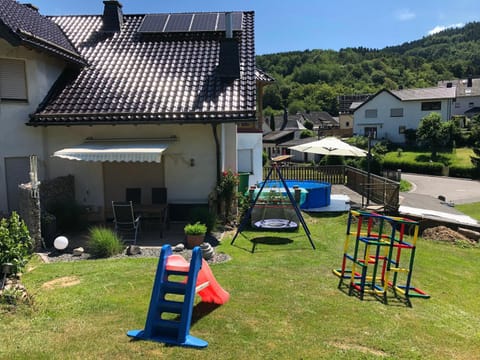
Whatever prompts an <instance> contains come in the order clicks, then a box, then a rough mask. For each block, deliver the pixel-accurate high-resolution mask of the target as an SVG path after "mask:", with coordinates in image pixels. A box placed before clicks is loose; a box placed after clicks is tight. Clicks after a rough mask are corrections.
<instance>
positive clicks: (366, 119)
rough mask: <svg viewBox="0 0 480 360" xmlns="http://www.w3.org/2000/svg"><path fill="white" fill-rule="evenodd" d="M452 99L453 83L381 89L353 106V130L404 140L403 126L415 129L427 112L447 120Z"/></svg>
mask: <svg viewBox="0 0 480 360" xmlns="http://www.w3.org/2000/svg"><path fill="white" fill-rule="evenodd" d="M454 100H455V87H452V88H447V87H444V88H442V87H434V88H424V89H407V90H381V91H379V92H378V93H377V94H375V95H374V96H372V97H371V98H369V99H368V100H367V101H365V102H364V103H363V104H362V105H360V106H359V107H358V108H357V109H356V110H355V112H354V128H353V133H354V135H361V136H368V135H370V136H372V137H373V139H379V140H381V139H385V140H389V141H391V142H394V143H404V142H405V136H404V132H405V130H406V129H417V127H418V125H419V123H420V121H421V119H422V118H423V117H425V116H426V115H428V114H429V113H431V112H438V113H439V114H440V115H441V117H442V119H443V120H449V119H450V118H451V116H452V107H453V106H452V104H453V101H454Z"/></svg>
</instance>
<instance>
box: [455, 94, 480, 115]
mask: <svg viewBox="0 0 480 360" xmlns="http://www.w3.org/2000/svg"><path fill="white" fill-rule="evenodd" d="M479 106H480V96H461V97H457V99H456V100H455V102H454V103H453V105H452V115H464V114H465V111H468V110H470V109H471V108H474V107H479Z"/></svg>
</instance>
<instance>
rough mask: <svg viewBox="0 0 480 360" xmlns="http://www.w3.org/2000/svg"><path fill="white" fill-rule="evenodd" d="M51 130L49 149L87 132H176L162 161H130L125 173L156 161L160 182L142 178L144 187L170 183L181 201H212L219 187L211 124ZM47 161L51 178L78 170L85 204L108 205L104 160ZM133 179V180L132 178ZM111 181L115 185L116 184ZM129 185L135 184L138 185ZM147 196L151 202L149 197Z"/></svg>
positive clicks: (173, 197)
mask: <svg viewBox="0 0 480 360" xmlns="http://www.w3.org/2000/svg"><path fill="white" fill-rule="evenodd" d="M38 130H39V129H38ZM46 131H47V133H48V134H47V138H48V142H46V144H48V145H47V146H48V147H47V148H46V150H45V152H46V153H48V154H49V155H52V154H53V153H54V152H55V151H57V150H60V149H62V148H65V147H69V146H73V145H77V144H80V143H82V142H84V141H85V139H86V138H88V137H92V138H94V139H101V138H122V139H128V138H130V139H135V138H143V139H144V138H166V137H171V136H173V135H175V136H176V137H177V141H173V142H169V141H166V143H168V144H169V145H168V149H167V150H165V152H164V153H163V155H162V163H149V164H141V167H137V170H135V163H128V164H127V165H128V166H126V168H125V169H126V171H125V174H124V175H123V176H127V177H130V178H132V179H135V177H141V176H145V171H148V170H145V168H146V167H147V169H148V167H151V171H152V176H151V177H152V178H153V179H156V180H155V181H154V182H156V183H155V184H154V183H149V182H148V181H146V180H141V179H139V181H138V184H143V185H142V186H143V187H149V186H151V187H166V188H167V192H168V195H167V196H168V202H169V203H176V204H184V203H188V204H192V203H207V202H208V196H209V194H210V193H211V192H212V191H213V190H214V189H215V184H216V152H215V141H214V138H213V133H212V128H211V126H210V125H183V126H179V125H161V126H158V125H142V126H130V125H120V126H103V125H102V126H93V127H86V126H75V127H63V126H62V127H48V128H47V129H46ZM233 139H234V140H233V141H232V142H233V143H235V137H233ZM226 150H228V148H227V149H226ZM225 156H226V157H227V158H230V157H231V156H232V155H231V154H225ZM47 164H48V176H49V177H50V178H55V177H58V176H65V175H69V174H71V175H74V177H75V193H76V198H77V200H78V201H79V202H80V203H81V204H82V205H88V206H95V207H103V206H104V205H105V204H107V203H108V202H109V201H110V199H106V197H105V189H104V187H106V186H109V184H104V167H103V165H102V163H97V162H84V161H75V160H66V159H61V158H56V157H49V158H48V160H47ZM192 165H193V166H192ZM135 171H137V172H138V173H135ZM161 173H163V177H164V178H163V179H162V178H161V177H159V174H161ZM120 180H122V182H123V181H124V180H123V179H119V181H120ZM134 183H135V182H129V184H134ZM110 186H113V187H115V184H111V185H110ZM130 186H132V187H133V185H130ZM146 190H149V189H145V191H146ZM119 191H120V190H118V191H117V193H119ZM107 192H108V191H107ZM121 192H122V194H123V193H124V189H123V190H122V191H121ZM142 193H143V191H142ZM119 200H124V199H119ZM145 200H146V201H147V202H148V200H147V198H146V199H145Z"/></svg>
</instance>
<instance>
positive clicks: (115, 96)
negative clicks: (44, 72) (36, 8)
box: [29, 12, 256, 125]
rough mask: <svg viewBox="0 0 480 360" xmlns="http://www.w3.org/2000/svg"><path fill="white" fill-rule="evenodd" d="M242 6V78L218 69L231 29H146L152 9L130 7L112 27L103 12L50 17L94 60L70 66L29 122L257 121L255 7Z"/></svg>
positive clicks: (239, 38)
mask: <svg viewBox="0 0 480 360" xmlns="http://www.w3.org/2000/svg"><path fill="white" fill-rule="evenodd" d="M195 14H199V13H195ZM239 14H240V15H241V16H240V19H241V21H242V23H241V29H242V30H241V31H235V32H234V33H233V35H234V38H235V40H236V41H238V44H239V49H238V53H239V57H240V78H236V79H225V78H222V77H221V76H220V75H219V74H217V72H216V69H217V68H218V67H219V58H220V55H219V54H220V51H221V41H223V39H225V32H221V31H210V32H205V31H203V32H202V31H197V32H195V31H188V32H175V33H164V32H163V33H145V32H139V28H140V26H141V25H142V23H143V21H144V18H145V16H146V15H123V23H122V25H121V31H117V32H110V33H106V32H103V31H101V29H102V25H103V20H102V16H101V15H98V16H97V15H89V16H87V15H85V16H57V17H51V18H50V19H51V20H52V21H53V22H55V23H56V24H58V26H59V27H60V28H61V29H62V30H63V31H64V32H65V34H66V35H67V36H68V38H69V39H70V40H71V41H72V42H73V44H74V46H75V47H76V48H77V49H78V50H79V52H80V53H81V55H82V56H83V57H84V58H85V59H87V61H88V62H89V63H90V66H89V67H88V68H84V69H81V70H80V71H79V72H77V73H75V72H72V71H67V72H65V73H64V74H63V76H62V77H61V78H60V79H59V80H58V81H57V84H56V85H55V86H54V88H53V89H52V91H51V92H50V93H49V95H48V96H47V98H46V99H45V101H44V102H43V103H42V104H41V106H40V107H39V109H38V110H37V112H36V113H35V114H34V115H33V116H32V117H31V119H30V122H29V125H96V124H145V123H154V124H159V123H213V122H235V121H255V120H256V119H255V112H256V81H255V70H256V69H255V48H254V13H253V12H241V13H239ZM167 15H172V14H167ZM224 15H225V14H223V16H224Z"/></svg>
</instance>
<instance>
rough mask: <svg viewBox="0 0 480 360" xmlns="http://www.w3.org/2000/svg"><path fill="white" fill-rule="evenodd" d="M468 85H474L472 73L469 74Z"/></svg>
mask: <svg viewBox="0 0 480 360" xmlns="http://www.w3.org/2000/svg"><path fill="white" fill-rule="evenodd" d="M467 87H472V75H469V76H468V79H467Z"/></svg>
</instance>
